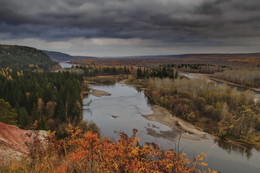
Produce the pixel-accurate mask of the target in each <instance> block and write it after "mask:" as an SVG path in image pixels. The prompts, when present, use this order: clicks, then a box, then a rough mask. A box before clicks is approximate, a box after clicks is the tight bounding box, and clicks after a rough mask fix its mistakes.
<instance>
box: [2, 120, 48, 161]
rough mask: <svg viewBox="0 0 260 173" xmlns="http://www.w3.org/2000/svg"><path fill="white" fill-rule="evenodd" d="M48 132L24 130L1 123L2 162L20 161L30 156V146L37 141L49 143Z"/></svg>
mask: <svg viewBox="0 0 260 173" xmlns="http://www.w3.org/2000/svg"><path fill="white" fill-rule="evenodd" d="M47 137H48V132H47V131H43V130H40V131H36V130H35V131H32V130H22V129H19V128H18V127H16V126H13V125H8V124H4V123H1V122H0V162H2V163H8V162H10V161H11V160H20V159H22V158H25V157H27V156H29V154H30V146H32V145H33V143H34V142H35V141H36V140H37V141H39V142H40V143H47Z"/></svg>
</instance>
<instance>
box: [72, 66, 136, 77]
mask: <svg viewBox="0 0 260 173" xmlns="http://www.w3.org/2000/svg"><path fill="white" fill-rule="evenodd" d="M77 68H80V69H82V70H83V71H84V73H83V74H84V76H106V75H121V74H130V72H131V68H130V67H127V66H124V67H122V66H119V67H116V66H112V67H111V66H94V65H89V66H80V67H77ZM132 69H133V68H132Z"/></svg>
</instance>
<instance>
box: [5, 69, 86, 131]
mask: <svg viewBox="0 0 260 173" xmlns="http://www.w3.org/2000/svg"><path fill="white" fill-rule="evenodd" d="M82 82H83V79H82V76H79V75H76V74H72V73H51V72H45V73H39V72H29V71H15V70H11V69H2V70H1V71H0V95H1V98H2V99H1V105H6V106H5V107H6V108H8V109H7V110H9V112H11V113H12V115H13V114H15V115H13V116H11V117H12V118H11V117H10V116H9V120H8V121H7V120H6V121H4V122H6V123H10V124H16V125H18V126H19V127H21V128H25V129H30V128H31V127H32V125H33V123H34V122H35V121H36V120H37V121H38V124H39V127H38V128H39V129H46V130H55V131H60V130H64V129H65V127H66V124H68V123H72V124H79V122H80V121H81V119H82V113H81V106H82V96H81V92H82ZM3 99H4V100H3ZM7 102H8V103H7ZM9 104H10V105H9ZM10 107H12V109H10ZM2 111H4V110H2ZM7 115H8V114H7ZM2 116H3V115H2ZM3 119H4V118H3ZM63 126H64V127H63Z"/></svg>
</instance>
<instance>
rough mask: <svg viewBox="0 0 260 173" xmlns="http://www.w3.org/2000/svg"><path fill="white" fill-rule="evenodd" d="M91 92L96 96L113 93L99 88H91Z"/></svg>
mask: <svg viewBox="0 0 260 173" xmlns="http://www.w3.org/2000/svg"><path fill="white" fill-rule="evenodd" d="M89 94H91V95H93V96H96V97H102V96H110V95H111V94H110V93H109V92H106V91H103V90H98V89H92V88H90V91H89Z"/></svg>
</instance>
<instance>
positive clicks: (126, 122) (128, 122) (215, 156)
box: [83, 83, 260, 173]
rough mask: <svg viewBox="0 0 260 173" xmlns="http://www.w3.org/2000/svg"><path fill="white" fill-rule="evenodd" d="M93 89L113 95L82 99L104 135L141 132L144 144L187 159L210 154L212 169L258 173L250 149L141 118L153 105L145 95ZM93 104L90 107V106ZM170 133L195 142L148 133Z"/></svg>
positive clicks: (122, 88)
mask: <svg viewBox="0 0 260 173" xmlns="http://www.w3.org/2000/svg"><path fill="white" fill-rule="evenodd" d="M90 87H91V88H93V89H98V90H103V91H107V92H109V93H111V95H110V96H102V97H95V96H93V95H89V96H88V97H86V98H85V99H84V100H83V104H84V105H85V106H84V107H83V115H84V120H86V121H92V122H94V123H96V124H97V126H98V127H99V128H100V131H101V135H102V136H107V137H111V138H112V139H117V138H118V134H117V133H115V131H117V132H119V131H124V132H125V133H127V134H128V135H131V134H132V130H133V129H134V128H135V129H138V136H139V137H140V138H141V139H142V140H141V142H140V143H141V144H144V143H145V142H155V143H156V144H158V145H159V146H160V147H161V148H163V149H170V148H173V149H176V148H177V150H178V151H180V152H181V151H184V152H186V153H187V154H188V157H190V158H193V157H194V156H195V155H196V154H199V153H201V152H204V153H206V154H207V155H208V157H207V158H206V160H205V161H206V162H207V163H208V164H209V167H210V168H211V169H214V170H217V171H220V172H224V173H233V172H236V173H259V172H260V152H259V151H257V150H255V149H250V148H239V147H236V146H234V145H231V144H228V143H225V142H223V141H215V140H214V139H213V138H212V137H211V136H210V135H206V136H205V138H198V137H196V136H194V135H191V134H186V133H184V132H181V131H180V130H178V129H171V128H169V127H167V126H165V125H163V124H161V123H158V122H154V121H149V120H147V119H145V118H144V117H143V116H142V115H148V114H151V113H152V109H151V105H150V104H149V102H148V99H147V98H146V97H145V95H144V93H143V92H139V91H137V90H136V89H135V88H134V87H132V86H128V85H125V84H119V83H117V84H114V85H90ZM88 103H90V104H88ZM150 131H154V132H156V133H157V134H160V133H161V132H166V133H171V134H172V138H174V139H176V140H177V141H178V139H179V136H180V134H185V136H190V137H192V138H195V139H196V140H194V139H188V138H181V139H180V143H179V147H177V144H176V142H173V141H172V140H168V139H166V138H164V137H163V136H158V135H156V136H154V135H153V136H152V135H151V134H150V133H149V132H150Z"/></svg>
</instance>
